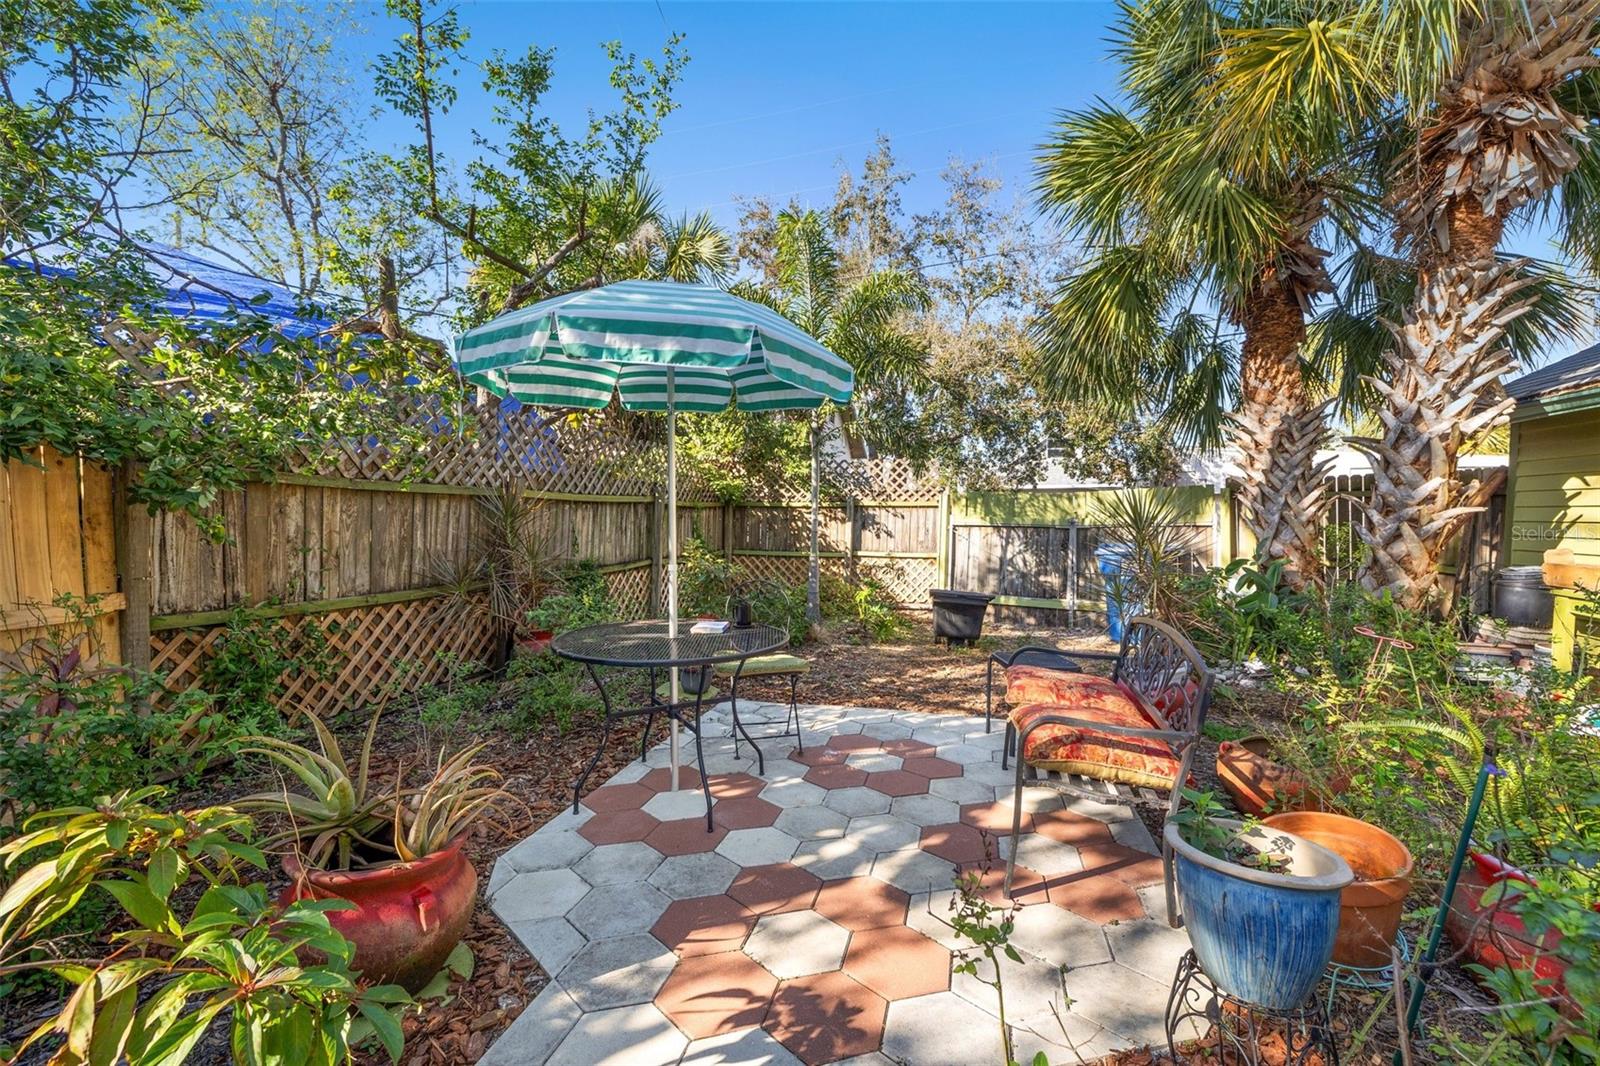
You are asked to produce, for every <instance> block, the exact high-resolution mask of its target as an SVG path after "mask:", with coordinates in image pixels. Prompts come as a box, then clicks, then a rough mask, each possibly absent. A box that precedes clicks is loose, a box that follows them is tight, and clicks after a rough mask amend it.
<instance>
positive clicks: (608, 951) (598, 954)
mask: <svg viewBox="0 0 1600 1066" xmlns="http://www.w3.org/2000/svg"><path fill="white" fill-rule="evenodd" d="M677 961H678V957H677V956H676V955H674V954H673V953H672V952H670V951H668V950H667V949H666V948H665V947H663V946H662V944H661V941H659V940H657V939H656V938H655V937H653V936H651V935H650V934H648V933H634V934H631V935H629V936H619V937H612V938H611V939H609V940H591V941H590V942H589V943H588V944H587V945H585V947H584V948H583V950H582V951H580V952H578V953H577V954H576V955H574V956H573V957H572V961H571V962H569V963H567V964H566V966H564V967H562V968H561V971H560V973H558V974H557V975H556V979H557V980H559V981H560V982H561V987H563V988H565V989H566V990H567V993H568V994H569V995H571V996H572V998H573V999H575V1000H577V1001H578V1006H580V1007H582V1008H583V1009H584V1010H586V1011H595V1010H605V1009H606V1008H608V1007H623V1006H627V1005H629V1004H632V1003H648V1002H650V1001H651V1000H652V999H654V998H655V995H656V993H657V992H659V991H661V986H662V984H664V983H665V982H666V980H667V975H668V974H670V973H671V972H672V968H673V966H675V965H676V964H677Z"/></svg>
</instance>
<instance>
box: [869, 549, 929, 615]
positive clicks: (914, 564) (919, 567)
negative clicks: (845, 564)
mask: <svg viewBox="0 0 1600 1066" xmlns="http://www.w3.org/2000/svg"><path fill="white" fill-rule="evenodd" d="M856 574H857V575H858V576H859V577H861V578H869V577H870V578H872V579H873V580H874V581H877V582H878V583H879V584H881V585H883V587H884V588H885V589H886V590H887V591H888V593H889V595H890V596H892V597H893V598H894V600H895V602H896V603H898V604H900V606H902V607H926V606H928V590H929V589H932V588H936V587H937V586H938V584H939V562H938V560H936V559H857V560H856Z"/></svg>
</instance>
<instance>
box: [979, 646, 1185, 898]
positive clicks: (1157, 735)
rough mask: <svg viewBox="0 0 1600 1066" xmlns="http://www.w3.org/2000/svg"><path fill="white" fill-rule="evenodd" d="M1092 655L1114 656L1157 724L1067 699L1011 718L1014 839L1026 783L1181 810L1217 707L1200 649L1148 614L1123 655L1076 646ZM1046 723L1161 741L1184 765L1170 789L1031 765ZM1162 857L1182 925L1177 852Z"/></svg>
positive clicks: (1010, 866)
mask: <svg viewBox="0 0 1600 1066" xmlns="http://www.w3.org/2000/svg"><path fill="white" fill-rule="evenodd" d="M1074 655H1076V656H1078V657H1080V658H1084V659H1103V660H1108V661H1110V662H1111V663H1112V664H1113V665H1112V668H1111V680H1112V681H1113V682H1119V683H1121V685H1122V686H1124V687H1125V688H1126V689H1127V690H1128V692H1129V693H1130V694H1131V695H1132V697H1133V698H1135V699H1137V700H1138V701H1139V705H1140V709H1141V710H1142V711H1143V713H1144V715H1145V716H1146V717H1148V718H1149V719H1150V720H1151V721H1153V722H1155V723H1157V727H1156V728H1149V729H1140V728H1134V727H1130V726H1122V725H1112V724H1108V723H1103V722H1098V721H1094V720H1093V719H1092V718H1077V717H1074V716H1073V708H1072V707H1071V706H1069V705H1061V706H1060V707H1059V708H1053V709H1052V712H1054V711H1055V710H1059V713H1047V714H1044V715H1033V716H1030V718H1029V720H1028V723H1027V725H1026V727H1025V728H1024V729H1022V730H1021V731H1020V732H1019V731H1018V730H1017V729H1016V727H1015V723H1014V721H1013V720H1012V719H1011V718H1010V717H1009V716H1008V718H1007V722H1006V751H1005V752H1003V753H1002V761H1004V757H1005V754H1008V753H1010V752H1015V753H1016V755H1017V776H1016V789H1015V792H1014V794H1013V797H1012V803H1013V810H1012V814H1011V826H1012V839H1013V840H1015V839H1016V837H1017V834H1018V832H1019V831H1020V830H1021V827H1022V790H1023V788H1024V787H1025V786H1026V785H1029V784H1038V785H1047V786H1049V787H1051V788H1054V789H1055V790H1056V791H1058V792H1062V793H1065V794H1067V795H1071V796H1077V797H1081V798H1083V799H1089V800H1094V801H1097V802H1099V803H1105V804H1113V805H1117V806H1133V807H1152V808H1165V810H1166V813H1167V815H1168V816H1169V817H1170V816H1171V815H1172V814H1174V813H1176V812H1177V810H1178V806H1179V804H1180V803H1181V802H1182V800H1183V785H1184V782H1185V781H1187V780H1188V778H1189V770H1190V766H1191V765H1192V763H1193V762H1194V752H1195V742H1196V741H1198V740H1199V738H1200V730H1201V727H1202V726H1204V725H1205V720H1206V711H1207V710H1208V709H1209V707H1210V705H1211V687H1212V680H1213V679H1212V673H1211V670H1210V668H1209V667H1208V666H1206V663H1205V660H1204V659H1203V658H1202V657H1201V655H1200V652H1199V651H1198V650H1197V649H1196V648H1195V646H1194V645H1193V644H1192V643H1190V641H1189V640H1188V638H1187V637H1185V636H1184V635H1183V634H1182V633H1180V632H1178V631H1177V630H1176V629H1174V628H1173V627H1172V626H1170V625H1167V624H1166V623H1165V622H1161V621H1158V620H1156V619H1154V618H1149V617H1145V616H1140V617H1137V618H1133V619H1130V620H1129V622H1128V624H1127V628H1126V630H1125V631H1124V632H1123V637H1122V648H1121V650H1120V651H1118V652H1117V653H1116V654H1115V655H1111V654H1109V653H1105V652H1074ZM1046 725H1064V726H1068V727H1071V728H1074V729H1081V730H1083V731H1084V732H1085V733H1098V734H1102V735H1109V736H1120V737H1130V738H1139V739H1144V740H1153V741H1156V742H1158V743H1160V744H1164V745H1166V747H1167V748H1168V749H1169V750H1170V751H1171V752H1172V755H1173V757H1174V758H1175V759H1176V760H1177V763H1178V769H1177V772H1176V773H1175V774H1174V775H1173V779H1172V781H1171V783H1170V784H1168V785H1166V786H1165V787H1160V788H1157V787H1152V786H1148V785H1130V784H1125V783H1123V782H1120V781H1113V780H1109V779H1106V778H1102V777H1096V776H1094V775H1092V774H1084V773H1062V772H1059V771H1048V770H1042V769H1038V768H1036V767H1033V766H1030V765H1029V764H1028V761H1027V759H1026V758H1024V756H1025V755H1026V753H1027V751H1028V738H1029V736H1030V735H1031V734H1032V733H1033V731H1034V730H1036V729H1038V728H1040V727H1042V726H1046ZM1161 850H1162V863H1163V865H1164V866H1165V867H1166V892H1167V922H1168V924H1170V925H1172V926H1174V927H1176V926H1177V925H1178V921H1177V919H1176V914H1177V900H1176V899H1175V893H1174V891H1173V882H1172V856H1171V854H1170V851H1169V849H1168V848H1167V847H1166V845H1165V844H1164V843H1163V845H1162V849H1161ZM1016 861H1017V860H1016V849H1015V848H1013V849H1012V852H1011V858H1010V859H1009V860H1008V861H1007V863H1006V882H1005V891H1006V892H1007V894H1009V893H1010V891H1011V878H1012V874H1013V872H1014V871H1015V869H1016Z"/></svg>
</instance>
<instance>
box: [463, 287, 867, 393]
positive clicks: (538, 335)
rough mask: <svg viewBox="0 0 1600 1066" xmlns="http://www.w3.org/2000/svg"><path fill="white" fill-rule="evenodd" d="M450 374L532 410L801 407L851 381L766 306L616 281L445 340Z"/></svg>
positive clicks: (844, 389) (843, 389) (841, 365)
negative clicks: (452, 343)
mask: <svg viewBox="0 0 1600 1066" xmlns="http://www.w3.org/2000/svg"><path fill="white" fill-rule="evenodd" d="M455 358H456V364H457V366H458V367H459V368H460V370H461V373H462V375H463V376H464V377H465V378H466V379H467V380H468V381H470V382H472V383H473V384H476V385H482V386H483V387H484V388H487V389H488V390H489V391H491V392H493V393H495V394H496V395H498V396H513V397H515V398H516V399H518V400H520V401H522V402H523V403H531V404H536V405H540V406H555V407H580V408H591V409H593V408H601V407H604V406H606V404H608V403H609V402H611V395H612V393H613V392H615V393H617V394H618V395H619V396H620V397H621V400H622V405H623V406H624V407H626V408H628V409H630V410H634V411H665V410H667V385H668V376H669V373H670V376H671V384H672V407H673V408H674V409H676V410H679V411H720V410H722V409H723V408H725V407H727V406H728V405H729V404H730V403H734V404H737V406H738V407H739V409H740V410H743V411H775V410H794V409H801V410H805V409H811V408H815V407H819V406H821V404H822V402H823V401H824V400H834V401H837V402H839V403H844V402H847V401H848V400H849V399H850V393H851V389H852V388H853V387H854V384H855V375H854V373H853V372H852V371H851V369H850V364H848V363H846V362H845V361H844V360H843V359H840V358H839V357H838V356H836V355H834V354H833V353H832V352H830V351H828V349H826V348H824V347H823V346H822V345H821V344H819V343H817V341H816V340H814V339H813V338H812V337H810V336H809V335H807V334H806V333H805V332H804V331H803V330H801V329H800V328H799V327H797V326H795V325H794V323H792V322H790V321H789V320H788V319H786V318H784V317H783V316H782V315H779V314H778V313H776V312H775V311H772V310H771V309H770V308H766V307H763V306H761V305H760V304H757V303H752V302H750V301H749V300H744V299H740V298H739V297H737V296H734V295H732V294H731V293H727V292H723V291H722V290H721V289H716V288H713V287H711V286H709V285H690V284H685V283H682V282H676V281H620V282H617V283H616V284H614V285H606V286H604V287H602V288H598V289H588V290H585V291H583V292H575V293H569V294H567V295H565V296H556V297H553V298H551V299H549V300H544V301H541V302H540V303H536V304H533V305H532V306H530V307H525V308H522V309H520V310H517V311H512V312H510V313H508V314H504V315H501V316H500V317H499V318H496V319H495V320H494V321H492V322H488V323H486V324H484V325H482V326H479V327H477V328H476V329H473V330H470V331H468V332H467V333H466V334H464V335H463V336H462V337H461V338H460V339H459V340H458V341H457V342H456V353H455Z"/></svg>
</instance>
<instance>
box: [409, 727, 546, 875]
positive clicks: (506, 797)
mask: <svg viewBox="0 0 1600 1066" xmlns="http://www.w3.org/2000/svg"><path fill="white" fill-rule="evenodd" d="M483 747H484V746H483V745H482V744H478V745H475V746H474V747H470V748H463V749H462V750H461V751H458V752H456V753H455V754H454V755H452V756H450V757H449V758H446V757H445V756H444V755H443V754H442V753H441V754H440V756H439V765H438V768H437V769H435V770H434V773H433V776H432V777H431V778H429V780H428V783H427V784H425V785H423V786H422V787H421V788H420V789H418V790H417V791H416V794H415V795H413V796H412V797H411V799H410V800H408V801H406V802H403V803H396V804H395V808H394V850H395V852H396V854H398V855H399V856H400V860H401V861H402V862H414V861H416V860H417V859H421V858H424V857H426V856H428V855H432V854H435V853H436V852H439V851H443V850H444V849H445V847H447V846H448V845H449V844H450V842H451V841H453V840H455V839H456V838H457V837H459V836H460V835H461V834H462V833H465V832H466V831H467V830H468V829H470V828H471V827H472V826H473V825H474V824H475V823H477V822H478V821H481V820H486V819H489V818H490V816H491V815H493V814H496V813H498V809H499V808H500V807H502V806H504V805H507V804H513V803H517V802H519V801H518V800H517V799H516V797H514V796H512V795H511V793H509V792H507V791H506V790H505V789H503V788H500V787H498V786H497V785H495V784H493V782H497V781H499V780H500V774H499V773H498V772H497V771H495V770H494V769H493V768H492V767H488V766H484V765H483V764H481V763H474V762H473V761H472V760H473V758H474V757H475V756H476V755H477V754H478V753H479V752H480V751H482V750H483ZM497 828H499V829H501V830H502V832H504V833H507V834H510V833H511V831H512V829H511V827H510V826H509V825H506V824H504V823H499V824H498V825H497Z"/></svg>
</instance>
